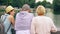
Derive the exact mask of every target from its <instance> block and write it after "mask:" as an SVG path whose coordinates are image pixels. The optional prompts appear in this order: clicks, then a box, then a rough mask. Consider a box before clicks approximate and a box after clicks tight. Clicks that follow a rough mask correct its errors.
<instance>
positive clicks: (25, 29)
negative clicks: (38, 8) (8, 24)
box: [15, 4, 34, 34]
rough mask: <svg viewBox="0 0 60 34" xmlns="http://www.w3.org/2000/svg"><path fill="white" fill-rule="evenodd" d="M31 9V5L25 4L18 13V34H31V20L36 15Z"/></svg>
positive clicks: (16, 27)
mask: <svg viewBox="0 0 60 34" xmlns="http://www.w3.org/2000/svg"><path fill="white" fill-rule="evenodd" d="M30 11H31V10H30V6H29V5H28V4H24V5H23V7H22V10H21V11H20V12H19V13H17V15H16V21H15V30H16V34H30V28H31V22H32V18H33V17H34V16H33V14H32V13H30Z"/></svg>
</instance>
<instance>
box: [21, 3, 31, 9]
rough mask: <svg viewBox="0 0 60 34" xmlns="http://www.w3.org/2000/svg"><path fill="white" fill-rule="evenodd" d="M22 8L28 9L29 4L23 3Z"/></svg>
mask: <svg viewBox="0 0 60 34" xmlns="http://www.w3.org/2000/svg"><path fill="white" fill-rule="evenodd" d="M22 10H30V6H29V5H28V4H24V5H23V7H22Z"/></svg>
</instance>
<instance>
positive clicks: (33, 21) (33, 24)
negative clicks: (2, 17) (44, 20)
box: [31, 18, 36, 34]
mask: <svg viewBox="0 0 60 34" xmlns="http://www.w3.org/2000/svg"><path fill="white" fill-rule="evenodd" d="M35 22H36V21H35V19H34V18H33V20H32V23H31V34H35Z"/></svg>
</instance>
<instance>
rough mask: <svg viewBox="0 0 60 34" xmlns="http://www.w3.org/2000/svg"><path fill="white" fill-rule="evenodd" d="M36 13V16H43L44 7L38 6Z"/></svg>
mask: <svg viewBox="0 0 60 34" xmlns="http://www.w3.org/2000/svg"><path fill="white" fill-rule="evenodd" d="M36 12H37V14H39V15H44V14H45V12H46V11H45V7H44V6H42V5H39V6H38V7H37V9H36Z"/></svg>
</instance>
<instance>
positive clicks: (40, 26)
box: [31, 5, 57, 34]
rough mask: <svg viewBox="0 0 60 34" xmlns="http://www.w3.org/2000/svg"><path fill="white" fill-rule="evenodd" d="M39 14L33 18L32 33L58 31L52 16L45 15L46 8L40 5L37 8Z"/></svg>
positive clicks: (45, 33)
mask: <svg viewBox="0 0 60 34" xmlns="http://www.w3.org/2000/svg"><path fill="white" fill-rule="evenodd" d="M36 12H37V14H38V16H36V17H34V18H33V19H32V23H31V34H50V33H51V32H57V28H56V27H55V25H54V22H53V20H52V19H51V18H49V17H47V16H44V14H45V12H46V11H45V8H44V7H43V6H42V5H39V6H38V7H37V9H36Z"/></svg>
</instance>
